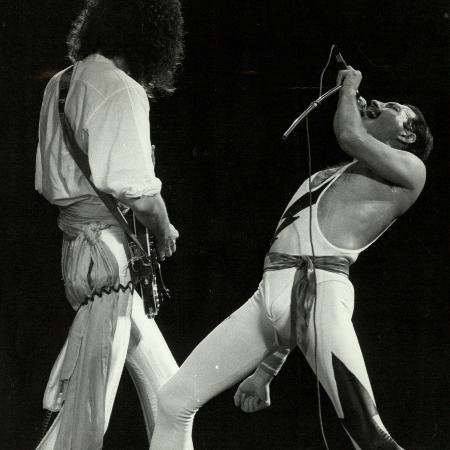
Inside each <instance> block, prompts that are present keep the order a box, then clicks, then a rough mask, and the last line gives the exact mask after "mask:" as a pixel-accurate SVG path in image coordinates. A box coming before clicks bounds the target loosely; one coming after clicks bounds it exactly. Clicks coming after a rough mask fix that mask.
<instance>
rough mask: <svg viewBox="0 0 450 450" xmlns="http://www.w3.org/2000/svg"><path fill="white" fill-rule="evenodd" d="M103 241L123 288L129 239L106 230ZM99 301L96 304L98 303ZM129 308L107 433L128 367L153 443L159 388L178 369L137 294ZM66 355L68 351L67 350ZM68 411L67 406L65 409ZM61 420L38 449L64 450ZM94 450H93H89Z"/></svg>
mask: <svg viewBox="0 0 450 450" xmlns="http://www.w3.org/2000/svg"><path fill="white" fill-rule="evenodd" d="M101 239H102V240H103V241H104V242H105V243H106V244H107V245H108V246H109V248H110V249H111V251H112V252H113V254H114V255H115V257H116V259H117V262H118V264H119V271H120V280H121V282H122V283H123V284H126V281H127V280H128V279H129V275H128V268H127V265H128V263H127V255H126V253H125V246H126V242H125V238H124V235H123V232H122V231H121V230H114V229H107V230H103V231H102V234H101ZM94 301H95V300H94ZM129 306H131V314H130V313H129V308H126V310H125V311H123V312H122V313H121V314H120V315H119V318H118V320H117V325H116V331H115V334H114V339H113V343H112V350H111V360H110V367H109V370H108V380H107V386H106V398H105V430H104V432H106V429H107V427H108V423H109V419H110V417H111V411H112V407H113V403H114V399H115V396H116V392H117V388H118V385H119V380H120V377H121V375H122V369H123V366H124V364H125V365H126V367H127V369H128V372H129V373H130V376H131V378H132V380H133V382H134V385H135V386H136V390H137V393H138V396H139V400H140V403H141V406H142V410H143V413H144V419H145V424H146V429H147V435H148V439H149V441H150V440H151V437H152V433H153V428H154V424H155V418H156V398H157V393H158V390H159V388H160V387H161V386H162V385H163V384H164V383H165V382H166V381H167V380H168V379H169V378H170V377H171V376H172V375H173V374H174V373H175V372H176V371H177V369H178V366H177V364H176V362H175V360H174V358H173V356H172V354H171V352H170V350H169V347H168V346H167V344H166V341H165V340H164V337H163V336H162V334H161V332H160V331H159V328H158V326H157V325H156V323H155V321H154V320H153V319H148V317H147V316H146V315H145V312H144V306H143V301H142V299H141V298H140V296H139V295H138V294H137V292H136V291H135V292H134V293H133V297H132V299H131V305H129ZM63 351H64V348H63ZM63 408H64V406H63ZM59 418H60V415H59V414H58V416H57V417H56V419H55V421H54V422H53V424H52V426H51V427H50V429H49V430H48V432H47V434H46V435H45V436H44V438H43V440H42V441H41V443H40V444H39V446H38V447H37V448H38V449H39V450H60V449H56V448H55V441H56V438H57V435H58V430H59V423H60V422H59ZM85 450H90V449H85Z"/></svg>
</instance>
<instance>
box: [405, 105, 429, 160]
mask: <svg viewBox="0 0 450 450" xmlns="http://www.w3.org/2000/svg"><path fill="white" fill-rule="evenodd" d="M405 106H408V108H410V109H411V110H412V111H413V112H414V114H415V117H410V118H409V119H408V120H407V122H406V123H405V128H406V129H407V130H409V131H412V132H413V133H414V134H415V135H416V140H415V141H414V142H412V143H410V144H406V145H405V146H404V150H406V151H408V152H411V153H413V154H414V155H416V156H417V157H418V158H420V159H421V160H422V161H425V160H426V159H427V158H428V156H430V153H431V150H432V149H433V135H432V134H431V131H430V128H429V127H428V124H427V122H426V120H425V117H424V116H423V114H422V112H421V111H420V109H419V108H417V106H413V105H405Z"/></svg>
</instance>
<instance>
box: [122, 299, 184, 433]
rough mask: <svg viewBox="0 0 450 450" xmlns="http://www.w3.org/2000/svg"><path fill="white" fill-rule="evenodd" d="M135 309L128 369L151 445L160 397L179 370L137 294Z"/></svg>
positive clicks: (133, 311) (132, 316)
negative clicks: (166, 384) (162, 389)
mask: <svg viewBox="0 0 450 450" xmlns="http://www.w3.org/2000/svg"><path fill="white" fill-rule="evenodd" d="M132 308H133V309H132V313H131V336H130V344H129V347H128V354H127V360H126V367H127V369H128V372H129V374H130V376H131V378H132V380H133V382H134V385H135V386H136V390H137V393H138V397H139V401H140V403H141V407H142V411H143V413H144V420H145V425H146V429H147V436H148V440H149V442H150V441H151V438H152V434H153V428H154V426H155V417H156V405H157V393H158V391H159V389H160V388H161V386H162V385H163V384H164V383H166V381H167V380H168V379H169V378H170V377H171V376H172V375H173V374H174V373H175V372H176V371H177V370H178V365H177V363H176V362H175V359H174V358H173V356H172V353H171V352H170V349H169V347H168V346H167V343H166V341H165V340H164V337H163V336H162V334H161V332H160V331H159V328H158V326H157V325H156V322H155V320H154V319H149V318H148V317H147V316H146V315H145V312H144V306H143V302H142V299H141V297H140V296H139V295H138V294H137V292H135V293H134V296H133V306H132Z"/></svg>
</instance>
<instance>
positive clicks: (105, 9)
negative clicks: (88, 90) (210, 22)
mask: <svg viewBox="0 0 450 450" xmlns="http://www.w3.org/2000/svg"><path fill="white" fill-rule="evenodd" d="M67 46H68V56H69V58H70V59H71V61H72V62H75V61H79V60H81V59H84V58H85V57H86V56H89V55H90V54H92V53H101V54H102V55H103V56H105V57H107V58H112V57H117V56H120V57H123V58H125V61H126V63H127V66H128V69H129V72H130V75H131V76H132V77H133V78H134V79H135V80H136V81H138V82H139V83H141V84H142V86H144V88H145V89H146V91H147V93H148V94H149V95H151V94H152V93H153V91H154V90H157V91H163V92H172V91H173V90H174V74H175V71H176V69H177V67H178V66H179V65H180V63H181V60H182V57H183V15H182V8H181V4H180V2H179V0H86V5H85V8H84V9H83V10H82V11H81V13H80V14H79V16H78V17H77V19H76V20H75V21H74V22H73V24H72V28H71V30H70V32H69V35H68V37H67Z"/></svg>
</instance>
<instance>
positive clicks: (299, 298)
mask: <svg viewBox="0 0 450 450" xmlns="http://www.w3.org/2000/svg"><path fill="white" fill-rule="evenodd" d="M294 267H295V268H296V269H297V270H296V272H295V276H294V282H293V285H292V291H291V348H293V347H295V346H296V345H299V346H301V347H302V348H303V349H307V348H308V345H309V340H308V334H307V329H308V326H309V322H310V318H311V312H312V309H313V306H314V302H315V300H316V288H317V280H316V276H315V270H314V269H321V270H326V271H328V272H334V273H339V274H341V275H344V276H346V277H348V275H349V267H350V262H349V260H348V258H345V257H341V256H315V257H313V256H309V255H289V254H287V253H277V252H270V253H267V255H266V257H265V260H264V271H270V270H282V269H291V268H294Z"/></svg>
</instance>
